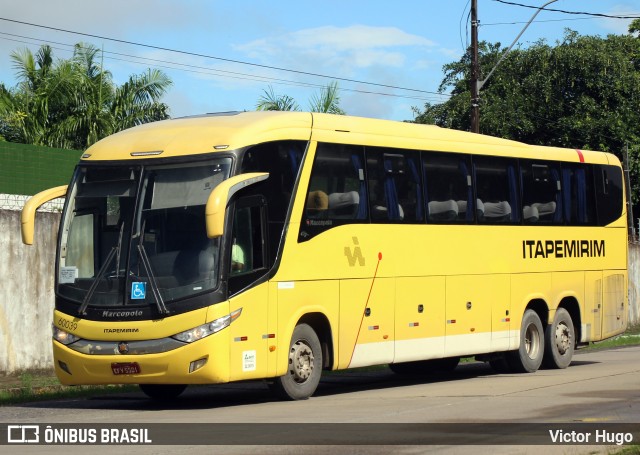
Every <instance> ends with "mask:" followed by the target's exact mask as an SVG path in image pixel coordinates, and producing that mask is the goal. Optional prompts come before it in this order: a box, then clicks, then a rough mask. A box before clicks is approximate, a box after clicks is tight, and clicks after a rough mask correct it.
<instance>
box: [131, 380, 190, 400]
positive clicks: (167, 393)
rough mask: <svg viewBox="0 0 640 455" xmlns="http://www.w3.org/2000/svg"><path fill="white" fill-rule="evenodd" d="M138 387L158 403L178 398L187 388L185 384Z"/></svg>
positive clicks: (140, 385) (143, 385)
mask: <svg viewBox="0 0 640 455" xmlns="http://www.w3.org/2000/svg"><path fill="white" fill-rule="evenodd" d="M138 386H139V387H140V390H142V391H143V392H144V394H145V395H146V396H148V397H149V398H152V399H154V400H158V401H167V400H173V399H175V398H178V396H179V395H180V394H181V393H182V392H184V390H185V389H186V388H187V386H186V385H185V384H139V385H138Z"/></svg>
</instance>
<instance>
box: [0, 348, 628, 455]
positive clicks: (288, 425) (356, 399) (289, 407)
mask: <svg viewBox="0 0 640 455" xmlns="http://www.w3.org/2000/svg"><path fill="white" fill-rule="evenodd" d="M0 422H1V423H3V424H4V425H3V428H6V427H7V425H29V424H34V425H39V426H40V427H42V428H41V436H42V435H43V434H44V427H45V426H46V425H52V426H55V425H56V424H59V423H62V422H64V423H66V424H67V427H77V428H84V429H85V431H86V429H87V428H89V429H91V428H95V429H96V430H95V431H97V432H98V437H97V439H99V436H100V435H99V432H100V431H101V428H102V427H105V426H107V427H108V426H123V425H124V426H125V427H126V426H128V427H135V428H149V429H150V430H149V431H150V432H151V433H150V435H149V438H150V439H152V440H153V439H155V442H156V443H157V442H158V441H159V440H161V441H163V440H164V441H166V440H167V438H169V440H171V441H173V440H174V439H175V443H176V444H180V447H179V448H178V447H176V446H170V445H156V444H152V445H131V446H128V447H127V448H126V451H127V452H133V453H145V454H164V453H167V454H168V453H176V451H180V452H188V453H216V454H218V453H229V454H245V453H249V454H253V453H255V454H262V453H273V454H294V453H305V454H331V455H335V454H339V453H355V454H369V453H380V454H382V453H406V454H414V453H416V454H417V453H443V452H444V453H494V454H499V453H540V452H541V451H543V452H545V453H547V454H554V453H558V454H579V453H606V450H608V449H606V448H605V447H604V446H605V445H614V446H615V441H614V442H613V444H611V440H610V441H608V443H607V441H606V440H605V441H602V440H601V439H600V440H598V441H595V436H594V435H593V434H591V435H590V436H591V439H590V440H589V442H590V443H592V444H594V445H573V444H572V445H557V444H553V443H552V441H551V440H550V439H548V440H547V441H546V442H543V444H547V445H544V446H542V447H541V446H538V445H537V444H538V443H539V442H540V439H539V437H540V435H541V434H544V438H551V435H552V434H551V433H549V431H553V432H554V433H553V434H555V435H558V432H561V433H560V434H559V435H560V437H564V438H566V439H565V442H568V443H573V442H581V441H579V440H576V439H575V438H580V437H582V438H584V437H585V435H584V434H578V435H577V436H573V438H574V439H572V437H571V433H570V432H571V431H572V430H573V429H575V428H576V426H577V428H578V431H579V432H580V431H582V429H583V428H586V430H584V431H582V432H583V433H585V432H589V433H593V431H594V430H598V429H604V430H605V431H608V432H609V433H607V434H611V435H613V434H618V433H619V434H627V433H626V432H627V431H628V430H629V428H630V425H629V424H631V428H633V430H634V431H635V433H634V438H635V439H634V441H633V442H634V443H635V444H640V346H638V347H628V348H619V349H613V350H606V351H592V352H585V353H580V352H579V353H578V354H577V355H576V356H575V357H574V361H573V363H572V364H571V366H570V367H569V368H567V369H566V370H540V371H538V372H536V373H534V374H496V373H494V372H493V370H492V369H491V368H490V367H489V366H488V365H486V364H483V363H469V364H461V365H459V366H458V368H456V370H455V371H454V372H452V373H447V374H441V375H437V376H430V377H423V378H402V377H398V376H396V375H394V374H393V373H392V372H391V371H390V370H387V369H383V370H380V371H374V372H362V371H354V372H343V373H339V374H330V375H325V376H324V377H323V380H322V381H321V384H320V387H319V389H318V391H317V393H316V395H315V396H314V397H312V398H311V399H309V400H305V401H298V402H283V401H278V400H276V399H275V398H274V397H273V396H272V395H271V393H270V391H269V389H268V387H267V386H266V385H265V384H263V383H261V382H247V383H238V384H227V385H216V386H200V387H193V388H190V389H188V390H187V391H186V392H185V393H184V394H183V395H182V396H181V397H180V398H179V399H178V400H177V401H175V402H171V403H164V404H159V403H156V402H153V401H150V400H148V399H146V398H145V396H144V395H143V394H142V393H121V394H114V395H103V396H95V397H92V398H89V399H84V398H83V399H73V400H56V401H47V402H40V403H30V404H24V405H17V406H7V407H3V408H0ZM229 423H238V424H246V423H250V424H251V425H226V426H225V425H221V424H229ZM265 423H268V424H277V425H273V426H266V427H265V426H263V425H262V424H265ZM434 423H437V424H438V425H433V424H434ZM176 424H179V425H176ZM212 424H213V425H212ZM301 424H303V425H301ZM381 424H382V425H381ZM426 424H428V425H426ZM445 424H446V425H445ZM471 424H473V425H471ZM527 428H528V429H530V431H533V432H534V439H531V438H530V437H529V436H527V432H526V431H525V432H524V433H523V432H522V430H523V429H527ZM636 429H637V430H636ZM616 430H619V431H617V432H616ZM2 431H7V430H4V429H3V430H2ZM216 431H218V433H216ZM467 431H470V432H471V433H473V434H472V437H471V439H465V438H467V436H466V435H465V433H466V432H467ZM221 432H224V434H222V433H221ZM536 432H537V433H536ZM418 433H419V434H420V437H418V438H417V439H416V438H415V436H416V434H418ZM430 433H431V434H432V436H433V438H432V439H429V434H430ZM501 433H502V434H501ZM50 434H51V433H50ZM216 434H217V436H216ZM443 434H445V435H447V434H448V435H449V436H448V437H447V438H448V439H447V438H444V439H443V436H442V435H443ZM508 434H510V435H511V438H509V437H507V438H504V437H502V436H504V435H508ZM319 435H321V436H319ZM325 435H326V437H327V438H328V439H327V442H336V444H340V445H326V443H323V444H322V445H316V443H317V439H318V438H323V437H325ZM425 435H426V436H425ZM128 436H129V437H132V436H130V435H128ZM494 436H495V437H498V436H500V437H498V439H494ZM116 437H122V435H121V434H120V435H119V436H116ZM403 437H406V441H405V440H403V439H402V438H403ZM587 437H588V436H587ZM620 437H622V436H620ZM172 438H173V439H172ZM211 438H214V439H213V440H216V439H215V438H218V440H219V441H221V443H223V444H225V445H214V446H206V445H202V444H203V442H202V441H203V440H205V441H207V442H211V440H212V439H211ZM269 438H271V439H269ZM421 438H422V439H421ZM424 439H426V442H427V444H428V445H422V442H423V440H424ZM2 440H6V439H0V441H2ZM230 441H231V442H232V444H231V445H227V444H228V443H229V442H230ZM265 441H266V442H267V443H273V444H275V442H278V444H277V445H268V446H262V445H257V444H259V443H262V442H265ZM350 441H351V442H357V443H358V445H342V444H346V443H348V442H350ZM416 441H417V442H419V443H421V445H417V444H416ZM469 441H471V442H469ZM478 441H479V442H478ZM496 441H497V442H496ZM283 442H289V443H290V444H293V445H282V443H283ZM596 442H598V443H597V444H596ZM523 443H524V444H525V445H520V444H523ZM238 444H247V445H238ZM407 444H410V445H407ZM460 444H462V445H460ZM494 444H498V445H494ZM530 444H536V445H530ZM4 448H5V449H6V448H11V452H12V453H14V452H15V453H47V454H57V453H65V454H68V453H70V452H72V453H86V452H87V451H88V450H87V449H88V448H89V447H87V446H62V445H47V446H45V445H31V446H27V445H13V444H12V445H11V446H10V447H4ZM90 449H91V452H92V453H96V454H97V453H113V451H114V449H115V447H114V446H105V445H98V446H93V447H91V448H90ZM122 449H123V446H120V449H119V450H118V452H119V453H120V452H122ZM0 451H2V448H0Z"/></svg>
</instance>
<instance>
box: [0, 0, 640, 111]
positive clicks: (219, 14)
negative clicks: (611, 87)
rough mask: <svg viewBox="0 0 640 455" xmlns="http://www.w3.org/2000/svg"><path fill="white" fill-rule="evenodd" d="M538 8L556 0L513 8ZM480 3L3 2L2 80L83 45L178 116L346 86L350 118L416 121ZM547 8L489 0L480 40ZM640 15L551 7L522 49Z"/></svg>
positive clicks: (623, 4)
mask: <svg viewBox="0 0 640 455" xmlns="http://www.w3.org/2000/svg"><path fill="white" fill-rule="evenodd" d="M511 1H512V2H514V3H519V4H522V5H529V6H534V7H535V8H537V7H539V6H542V5H543V4H544V3H546V1H545V0H511ZM469 6H470V2H469V0H446V1H443V0H441V1H436V0H399V1H389V0H384V1H380V0H368V1H361V0H324V1H322V2H310V1H307V0H297V1H289V0H270V1H266V0H208V1H205V0H181V1H178V0H173V1H171V0H128V1H124V0H110V1H106V2H104V1H101V2H98V1H94V0H21V1H16V0H0V82H2V83H4V84H5V86H7V87H14V86H15V85H16V84H17V82H18V81H17V79H16V76H15V69H14V68H13V63H12V60H11V58H10V55H11V53H12V52H14V51H16V50H17V49H20V48H24V47H28V48H29V49H31V50H32V51H34V52H35V51H37V49H38V48H39V47H40V45H42V44H45V43H48V44H50V45H51V46H52V47H53V49H54V57H56V58H61V59H67V58H69V57H70V56H71V54H72V49H73V45H74V44H75V43H79V42H84V43H91V44H93V45H94V46H96V47H98V48H100V49H102V50H103V53H104V67H105V69H107V70H109V71H110V72H111V73H112V74H113V79H114V82H115V83H117V84H122V83H124V82H125V81H126V80H127V79H128V78H129V76H130V75H132V74H140V73H143V72H145V71H146V70H147V69H148V68H158V69H161V70H163V71H164V72H165V73H166V74H167V75H168V76H169V77H170V78H171V79H172V81H173V85H172V87H171V88H170V90H169V91H168V93H167V94H166V95H165V96H164V98H163V101H164V102H165V103H166V104H168V105H169V108H170V114H171V116H172V117H181V116H186V115H195V114H202V113H210V112H224V111H243V110H255V108H256V104H257V103H258V100H259V99H260V97H261V96H263V95H264V94H265V91H268V90H271V89H272V90H273V92H274V93H275V94H276V95H288V96H291V97H293V98H294V99H295V100H296V101H297V103H298V104H299V106H300V108H301V109H302V110H308V109H309V101H310V100H311V99H312V97H313V96H316V95H317V94H318V93H319V92H320V90H321V88H322V87H324V86H326V85H327V84H329V83H331V82H332V81H337V82H338V87H339V88H340V92H339V93H340V107H341V108H342V109H343V110H344V111H346V113H347V114H350V115H357V116H363V117H372V118H382V119H391V120H411V119H413V118H414V112H413V110H412V107H418V108H422V107H423V106H424V104H425V102H430V103H438V102H442V101H444V100H446V94H444V95H443V94H438V86H439V85H440V83H441V82H442V79H443V76H444V73H443V70H442V67H443V65H445V64H447V63H451V62H454V61H457V60H459V59H460V57H461V56H462V55H463V53H464V49H465V48H466V47H467V46H468V45H469V42H470V25H469ZM548 7H549V8H555V9H559V10H565V11H572V12H587V13H599V14H606V15H618V16H619V15H625V16H637V17H640V0H557V1H556V2H554V3H552V4H551V5H549V6H548ZM535 12H536V9H532V8H525V7H523V6H516V5H509V4H505V3H503V2H500V1H498V0H478V16H479V19H480V28H479V39H480V40H486V41H489V42H500V43H502V45H503V46H505V47H506V46H508V45H510V44H511V43H512V42H513V40H514V39H516V37H517V36H518V34H519V33H520V31H521V30H522V29H523V27H524V26H525V24H526V23H527V22H528V21H529V19H530V18H531V17H532V15H533V14H534V13H535ZM630 22H631V19H612V18H604V17H595V16H588V15H575V14H567V13H561V12H552V11H542V12H540V14H538V16H537V17H536V20H535V21H534V22H533V23H532V24H531V25H530V26H529V27H528V28H527V29H526V30H525V32H524V34H523V35H522V37H521V38H520V40H519V41H518V45H519V46H523V47H527V46H529V45H531V44H532V43H534V42H536V41H538V40H540V39H545V40H546V41H547V42H548V43H549V44H551V45H553V44H555V43H556V42H557V41H558V40H561V39H562V37H563V35H564V33H565V29H566V28H570V29H572V30H575V31H577V32H579V33H580V34H581V35H599V36H603V37H604V36H607V35H608V34H626V33H627V31H628V27H629V24H630Z"/></svg>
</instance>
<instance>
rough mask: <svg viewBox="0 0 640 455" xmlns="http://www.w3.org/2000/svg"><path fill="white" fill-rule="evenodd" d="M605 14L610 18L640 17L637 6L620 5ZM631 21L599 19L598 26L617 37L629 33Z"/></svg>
mask: <svg viewBox="0 0 640 455" xmlns="http://www.w3.org/2000/svg"><path fill="white" fill-rule="evenodd" d="M607 14H609V15H611V16H638V15H640V10H638V5H631V4H625V3H622V4H619V5H616V6H614V7H613V8H611V10H609V11H607ZM632 20H633V19H613V18H603V19H600V25H601V26H602V28H604V29H605V30H609V31H611V32H612V33H615V34H617V35H626V34H628V33H629V25H631V21H632Z"/></svg>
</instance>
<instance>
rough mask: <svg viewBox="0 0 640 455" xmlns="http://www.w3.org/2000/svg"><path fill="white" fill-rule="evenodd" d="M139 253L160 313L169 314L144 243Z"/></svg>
mask: <svg viewBox="0 0 640 455" xmlns="http://www.w3.org/2000/svg"><path fill="white" fill-rule="evenodd" d="M140 239H142V236H140ZM138 253H139V254H140V259H142V265H143V267H144V269H145V271H146V272H147V277H148V278H149V284H150V285H151V290H152V291H153V296H154V297H155V298H156V305H157V306H158V312H159V313H160V314H169V310H168V309H167V307H166V305H165V304H164V300H162V296H161V295H160V289H159V288H158V283H156V277H155V275H154V274H153V272H152V271H151V262H149V256H147V251H146V250H145V249H144V245H142V241H141V242H140V243H138Z"/></svg>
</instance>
